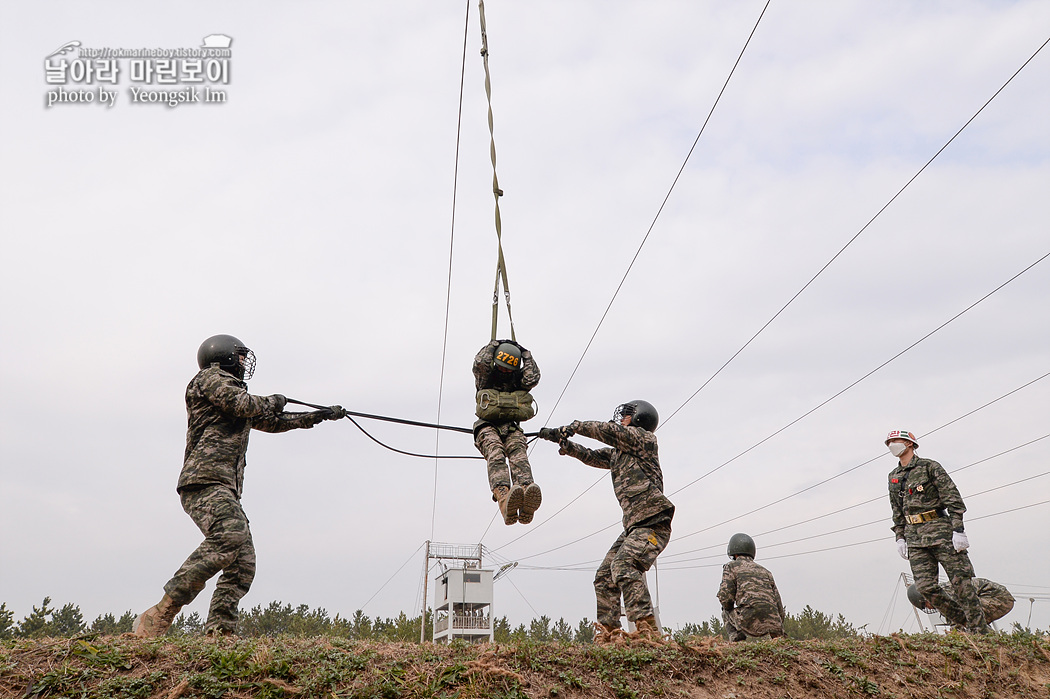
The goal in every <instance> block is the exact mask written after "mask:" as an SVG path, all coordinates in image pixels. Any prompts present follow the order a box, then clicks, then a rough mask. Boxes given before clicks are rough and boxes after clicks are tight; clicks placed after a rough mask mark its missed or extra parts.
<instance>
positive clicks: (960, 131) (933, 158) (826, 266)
mask: <svg viewBox="0 0 1050 699" xmlns="http://www.w3.org/2000/svg"><path fill="white" fill-rule="evenodd" d="M768 4H769V3H768V2H767V3H766V7H768ZM764 13H765V7H764V8H763V10H762V14H764ZM761 19H762V15H760V16H759V21H761ZM757 28H758V22H756V24H755V29H757ZM755 29H752V32H751V36H753V35H754V32H755ZM751 36H749V37H748V43H749V42H750V41H751ZM1047 43H1050V39H1047V41H1044V42H1043V44H1041V45H1040V46H1039V48H1038V49H1036V51H1035V52H1034V53H1033V54H1032V55H1031V56H1030V57H1029V58H1028V60H1026V61H1025V62H1024V63H1023V64H1022V65H1021V67H1020V68H1018V69H1017V70H1016V71H1015V72H1014V73H1013V74H1012V75H1011V76H1010V77H1009V79H1007V81H1006V82H1005V83H1003V85H1002V86H1001V87H1000V88H999V89H998V90H996V91H995V93H994V94H993V95H992V96H991V97H989V98H988V100H987V101H986V102H985V103H984V104H983V105H982V106H981V108H980V109H978V110H977V111H976V112H975V113H974V115H973V116H971V117H970V118H969V119H968V120H967V121H966V123H965V124H963V125H962V127H960V129H959V130H958V131H957V132H956V133H955V135H953V136H952V137H951V138H950V139H948V141H947V142H946V143H945V144H944V145H943V146H941V148H940V149H939V150H938V151H937V152H936V153H934V155H933V157H931V158H930V159H929V160H928V161H927V162H926V164H925V165H923V166H922V167H921V168H920V169H919V170H918V172H916V173H915V174H914V175H913V176H912V177H911V179H909V180H908V181H907V182H906V183H905V184H904V186H903V187H901V188H900V190H898V192H897V193H896V194H895V195H893V197H891V198H890V200H889V201H888V202H886V204H885V205H884V206H883V207H882V208H881V209H879V211H878V212H876V213H875V215H874V216H873V217H872V218H871V219H870V220H869V221H868V222H867V223H866V224H864V226H863V227H862V228H861V229H860V230H859V231H857V233H856V234H855V235H854V236H853V237H852V238H851V239H850V240H849V241H848V242H847V243H846V244H845V245H844V246H843V247H842V248H841V249H840V250H839V251H838V252H837V253H835V255H834V256H833V257H832V258H831V259H830V260H828V262H827V263H825V264H824V266H823V267H821V268H820V270H818V271H817V273H816V274H815V275H814V276H813V277H812V278H811V279H810V280H809V281H808V282H806V284H805V285H804V286H803V287H802V288H801V289H799V291H798V292H796V293H795V295H794V296H792V297H791V298H790V299H789V300H788V302H787V303H786V304H784V306H783V307H782V308H781V309H780V310H779V311H777V313H776V314H774V316H773V317H772V318H770V319H769V320H768V321H766V323H765V324H764V325H763V326H762V327H761V328H759V330H758V332H756V333H755V334H754V335H753V336H752V337H751V339H749V340H748V341H747V342H746V343H745V344H744V345H743V346H742V347H741V348H740V349H739V350H737V351H736V352H735V353H734V354H733V355H732V356H731V357H730V358H729V359H728V360H727V361H726V362H725V363H724V364H723V365H722V366H721V367H720V368H719V369H718V370H717V371H716V372H715V373H714V374H713V375H712V376H711V377H710V378H708V379H707V381H705V382H704V383H703V384H702V385H701V386H700V388H698V389H697V390H696V391H694V392H693V394H692V395H691V396H689V398H687V399H686V400H685V402H684V403H682V405H680V406H679V407H678V408H676V409H675V410H674V412H672V413H671V415H669V416H668V417H667V418H665V419H664V421H663V423H662V425H661V427H662V426H664V425H666V424H667V422H668V421H669V420H670V419H671V418H672V417H674V416H675V415H676V414H677V413H678V412H679V411H680V410H681V409H682V408H684V407H685V406H686V405H687V404H688V403H689V402H690V401H692V400H693V398H695V397H696V396H697V395H698V394H699V393H700V391H702V390H703V389H704V388H705V387H706V386H707V385H708V384H709V383H711V381H712V380H714V378H715V377H716V376H718V374H719V373H721V372H722V370H723V369H725V368H726V367H727V366H728V365H729V363H730V362H732V361H733V360H734V359H735V358H736V357H737V356H738V355H739V354H740V353H741V352H743V351H744V349H746V348H747V347H748V345H750V344H751V343H752V342H753V341H754V340H755V339H756V338H757V337H758V336H759V335H760V334H761V333H762V332H763V331H764V330H765V329H766V328H767V327H768V326H769V325H770V324H771V323H772V322H773V321H774V320H776V318H777V317H778V316H779V315H780V314H781V313H783V312H784V310H785V309H787V307H788V306H790V305H791V304H792V303H793V302H794V300H795V299H796V298H798V296H799V295H800V294H802V292H803V291H805V290H806V288H808V287H809V285H810V284H812V283H813V281H814V280H816V278H817V277H819V276H820V275H821V274H822V273H823V272H824V271H825V270H826V269H827V268H828V267H829V266H830V265H831V264H832V263H833V262H834V261H835V260H836V259H837V258H838V257H839V256H840V255H841V254H842V253H843V252H844V251H845V250H846V248H848V247H849V246H850V245H851V244H852V243H853V242H854V241H855V240H856V239H857V238H858V237H860V235H861V234H862V233H863V232H864V231H865V230H866V229H867V228H868V227H869V226H870V225H871V224H872V223H873V222H874V221H875V219H876V218H878V217H879V216H880V215H881V214H882V213H883V212H884V211H885V210H886V209H887V208H889V206H890V205H891V204H892V203H893V202H894V201H895V200H896V199H897V198H898V197H899V196H900V195H901V194H902V193H903V192H904V190H905V189H907V188H908V187H909V186H910V185H911V183H912V182H914V181H915V180H916V179H917V178H918V177H919V175H921V174H922V173H923V172H924V171H925V170H926V168H927V167H929V165H930V164H931V163H932V162H933V161H934V160H935V159H936V158H937V157H938V156H939V155H940V154H941V153H942V152H943V151H944V150H945V149H946V148H947V147H948V146H949V145H951V144H952V143H953V142H954V141H955V139H956V138H958V136H959V134H961V133H962V132H963V130H965V129H966V128H967V126H969V125H970V123H972V122H973V121H974V119H976V118H977V116H978V115H980V114H981V112H983V111H984V110H985V108H986V107H987V106H988V105H989V104H990V103H991V102H992V100H994V99H995V98H996V97H997V96H998V95H999V94H1000V93H1001V92H1002V91H1003V90H1004V89H1005V88H1006V86H1007V85H1009V84H1010V83H1011V82H1012V81H1013V79H1014V78H1015V77H1017V75H1018V74H1019V73H1020V72H1021V71H1022V70H1024V68H1025V67H1026V66H1027V65H1028V64H1029V63H1031V62H1032V60H1033V59H1034V58H1035V57H1036V56H1037V55H1038V54H1039V53H1040V52H1041V51H1042V50H1043V48H1045V47H1046V45H1047ZM744 48H745V49H746V48H747V43H745V45H744ZM740 56H741V57H742V56H743V50H741V54H740ZM739 62H740V57H738V58H737V64H739ZM737 64H734V66H733V71H735V70H736V65H737ZM732 75H733V72H732V71H731V72H730V76H729V77H730V78H731V77H732ZM728 83H729V79H728V78H727V80H726V85H728ZM725 87H726V86H725V85H724V86H723V88H722V91H723V92H724V91H725ZM721 95H722V93H721V92H720V93H719V99H721ZM717 103H718V100H716V101H715V104H716V105H717ZM713 111H714V107H712V112H713ZM709 119H710V114H708V120H709ZM706 125H707V121H705V122H704V127H706ZM702 134H703V127H702V128H701V131H700V134H699V135H698V136H697V142H698V141H699V139H700V135H702ZM695 147H696V142H694V144H693V148H695ZM692 152H693V149H692V148H691V149H690V151H689V155H691V154H692ZM688 159H689V156H688V155H687V156H686V162H688ZM684 168H685V164H684V163H683V165H682V169H683V170H684ZM679 175H681V170H680V171H679ZM677 180H678V178H677V177H676V178H675V182H677ZM671 188H672V189H673V188H674V184H672V187H671ZM668 196H670V191H669V192H668ZM664 201H665V202H666V201H667V198H666V197H665V199H664ZM661 210H662V205H661ZM657 218H659V213H658V214H657ZM655 223H656V219H655V218H654V220H653V224H652V225H650V227H649V231H647V232H646V235H645V237H644V238H643V239H642V245H644V244H645V240H646V239H648V237H649V233H650V232H651V231H652V227H653V225H655ZM641 247H642V246H641V245H640V246H639V248H638V251H637V252H636V253H635V256H634V258H633V259H632V261H631V265H630V266H628V269H627V274H629V273H630V271H631V266H633V264H634V259H637V257H638V254H639V253H640V252H641ZM1045 257H1046V255H1044V256H1043V257H1042V258H1040V259H1039V260H1037V261H1036V262H1035V263H1033V265H1034V264H1038V263H1039V262H1041V261H1042V260H1043V259H1045ZM1025 271H1027V269H1025V270H1022V272H1021V274H1023V273H1024V272H1025ZM627 274H624V278H623V279H622V280H621V281H620V285H619V286H618V287H617V289H616V292H615V293H614V294H613V298H612V300H610V302H609V306H608V307H607V308H606V310H605V313H604V314H603V315H602V318H601V320H600V321H599V323H598V327H596V328H595V330H594V333H593V334H592V335H591V339H590V340H589V341H588V343H587V346H586V347H585V348H584V352H583V355H582V356H581V357H580V360H579V361H578V362H577V363H576V367H575V368H574V369H573V371H572V374H571V375H570V376H569V380H568V381H567V382H566V384H565V387H564V388H562V391H561V393H560V394H559V396H558V399H557V401H555V404H554V407H553V408H552V409H551V415H553V413H554V411H555V410H556V409H557V407H558V405H559V404H560V403H561V399H562V397H563V396H564V395H565V391H566V390H567V389H568V386H569V383H570V382H571V381H572V379H573V377H575V375H576V371H577V370H578V369H579V367H580V365H581V364H582V363H583V359H584V357H585V356H586V354H587V351H588V350H589V349H590V346H591V343H593V341H594V338H595V336H597V334H598V330H599V329H600V328H601V325H602V322H604V320H605V317H606V315H608V312H609V309H610V308H611V307H612V304H613V302H614V301H615V300H616V296H617V294H618V293H619V290H620V287H622V286H623V283H624V280H626V278H627ZM1015 278H1016V277H1015ZM1010 281H1012V279H1011V280H1008V281H1007V282H1006V283H1007V284H1008V283H1009V282H1010ZM996 290H998V289H996ZM991 293H995V292H994V291H993V292H991ZM989 295H990V294H989ZM986 298H987V297H986ZM983 300H984V299H981V300H979V301H978V302H977V303H980V301H983ZM974 305H976V304H974ZM967 310H969V309H967ZM965 312H966V311H963V313H965ZM960 315H961V314H960ZM956 317H958V316H956ZM954 319H955V318H952V319H951V320H949V321H947V323H950V322H952V320H954ZM947 323H945V325H947ZM941 327H943V326H941ZM939 329H940V328H937V330H939ZM937 330H934V331H933V332H937ZM930 334H933V333H930ZM927 337H928V336H927ZM923 339H925V338H923ZM921 341H922V340H919V342H921ZM916 344H918V343H916ZM913 346H914V345H913ZM908 349H911V347H909V348H907V349H905V350H904V351H903V352H901V354H903V353H904V352H907V351H908ZM898 356H900V354H898V355H896V356H895V357H893V358H891V359H890V360H889V361H893V359H896V358H897V357H898ZM886 363H889V362H886ZM882 366H885V364H883V365H882ZM882 366H879V367H876V369H874V370H873V371H872V372H870V373H874V372H875V371H878V370H879V369H881V368H882ZM870 373H869V374H867V375H865V376H864V377H861V379H859V380H858V381H857V382H855V383H859V381H861V380H863V379H864V378H866V377H867V376H870ZM855 383H854V384H851V385H850V386H847V387H846V388H845V389H843V391H841V392H840V393H838V394H835V395H834V396H832V397H831V398H829V399H828V401H825V403H821V404H820V405H818V406H817V407H816V408H814V409H813V410H811V411H810V412H808V413H806V414H805V415H803V416H802V417H800V418H798V419H796V420H795V421H793V422H791V423H789V424H788V425H785V426H784V427H783V428H781V429H780V430H778V431H777V432H774V433H773V434H772V435H770V436H768V437H766V438H765V439H764V440H762V442H759V443H758V444H755V445H753V446H752V447H750V448H749V449H747V450H745V451H744V452H741V453H740V454H738V455H737V456H735V457H733V459H730V460H729V461H727V462H725V463H723V464H722V465H720V466H718V467H717V468H715V469H714V470H712V471H709V472H708V473H706V474H704V475H703V476H701V477H700V478H699V479H697V480H696V481H693V482H692V483H689V484H687V485H686V486H684V488H687V487H689V486H691V485H694V484H695V483H696V482H698V481H699V480H701V479H703V478H706V477H707V476H709V475H711V473H714V471H717V470H719V469H721V468H722V467H723V466H726V465H728V464H729V463H731V462H732V461H735V460H736V459H738V458H740V457H741V456H743V455H744V454H746V453H748V452H749V451H751V450H752V449H754V448H756V447H758V446H759V445H761V444H762V443H764V442H765V441H768V440H769V439H772V438H773V437H775V436H776V435H777V434H779V433H780V432H782V431H784V430H785V429H787V428H788V427H790V426H791V425H793V424H794V423H795V422H798V421H799V420H801V419H803V418H805V417H806V416H808V415H809V414H810V413H812V412H814V411H815V410H817V409H819V408H820V407H823V405H825V404H826V403H827V402H830V401H831V400H833V399H834V398H836V397H838V396H839V395H841V393H843V392H845V391H846V390H849V389H850V388H852V387H853V385H855ZM548 421H549V418H548ZM544 424H545V425H546V423H544ZM684 488H680V489H679V490H678V491H675V492H680V491H681V490H683V489H684ZM672 495H673V493H672ZM559 512H560V510H559ZM548 519H549V518H548ZM544 521H546V520H544ZM610 526H612V525H610ZM609 528H610V527H606V528H605V529H609ZM605 529H603V530H602V531H605ZM486 531H487V530H486ZM529 533H531V532H526V533H525V534H523V535H522V537H523V536H527V535H528V534H529ZM597 533H599V532H595V534H597ZM590 536H594V534H591V535H588V536H587V537H583V539H586V538H589V537H590ZM522 537H518V539H520V538H522ZM518 539H515V541H517V540H518ZM583 539H578V540H577V541H582V540H583ZM571 543H576V542H571ZM559 548H562V547H559ZM551 550H557V549H551Z"/></svg>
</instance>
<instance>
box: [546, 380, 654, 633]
mask: <svg viewBox="0 0 1050 699" xmlns="http://www.w3.org/2000/svg"><path fill="white" fill-rule="evenodd" d="M659 421H660V416H659V415H658V414H657V412H656V408H654V407H653V405H652V404H651V403H649V402H648V401H644V400H633V401H630V402H629V403H623V404H622V405H620V406H618V407H617V408H616V410H615V411H614V412H613V419H612V420H611V421H609V422H599V421H596V420H595V421H588V422H580V421H579V420H577V421H575V422H573V423H572V424H570V425H567V426H565V427H557V428H543V429H542V430H540V437H541V438H543V439H547V440H550V441H552V442H558V443H559V445H560V447H561V448H560V449H559V450H558V453H559V454H565V455H568V456H572V457H574V458H577V459H579V460H580V461H582V462H583V463H585V464H587V465H588V466H594V467H595V468H605V469H609V471H610V472H611V474H612V482H613V491H614V492H615V493H616V499H617V500H619V501H620V508H621V509H622V510H623V532H622V533H621V534H620V536H619V537H617V539H616V541H615V542H613V545H612V547H611V548H610V549H609V552H608V553H607V554H606V555H605V560H603V561H602V563H601V565H600V566H598V572H597V573H596V574H595V576H594V593H595V596H596V597H597V600H598V625H599V637H598V638H596V639H595V640H596V642H602V641H603V637H606V638H607V637H609V636H611V635H613V634H615V633H616V632H617V630H618V629H619V628H620V598H621V596H622V597H623V604H624V607H625V608H626V610H627V619H628V621H631V622H633V623H634V625H635V627H636V629H637V633H638V634H639V635H640V636H645V637H650V638H654V639H656V638H659V637H660V636H661V633H660V629H659V628H658V626H657V623H656V617H655V614H654V609H653V601H652V598H651V597H650V596H649V586H648V584H647V583H646V580H645V573H646V571H648V570H649V569H650V568H651V567H652V566H653V563H655V562H656V557H657V556H659V555H660V552H661V551H663V550H664V549H665V548H666V547H667V543H668V541H670V539H671V519H672V518H673V517H674V505H673V504H672V503H671V501H670V500H668V499H667V496H665V495H664V477H663V472H662V471H661V470H660V458H659V455H658V453H657V443H656V435H655V434H653V432H654V430H656V425H657V424H658V423H659ZM574 434H579V435H583V436H584V437H590V438H591V439H596V440H598V441H600V442H604V443H605V444H608V445H609V446H608V447H606V448H604V449H598V450H593V449H588V448H586V447H583V446H581V445H579V444H576V443H575V442H571V441H569V437H571V436H573V435H574Z"/></svg>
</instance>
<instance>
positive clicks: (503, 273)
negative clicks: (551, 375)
mask: <svg viewBox="0 0 1050 699" xmlns="http://www.w3.org/2000/svg"><path fill="white" fill-rule="evenodd" d="M478 11H479V14H480V16H481V58H482V60H483V62H484V64H485V97H486V98H487V99H488V106H489V155H490V157H491V159H492V196H493V198H495V200H496V245H497V247H498V249H499V256H498V257H497V259H496V283H495V285H494V286H493V288H492V339H493V340H495V339H496V321H497V319H498V317H499V287H500V280H501V279H502V280H503V297H504V299H505V301H506V304H507V318H508V319H509V320H510V339H511V340H514V341H517V337H515V335H514V315H513V314H512V313H511V310H510V282H509V281H508V280H507V263H506V261H505V260H504V259H503V228H502V222H501V221H500V215H499V198H500V197H501V196H503V190H502V189H500V188H499V180H498V179H497V177H496V136H495V133H494V132H493V129H492V82H491V80H490V78H489V40H488V35H487V33H486V31H485V0H478Z"/></svg>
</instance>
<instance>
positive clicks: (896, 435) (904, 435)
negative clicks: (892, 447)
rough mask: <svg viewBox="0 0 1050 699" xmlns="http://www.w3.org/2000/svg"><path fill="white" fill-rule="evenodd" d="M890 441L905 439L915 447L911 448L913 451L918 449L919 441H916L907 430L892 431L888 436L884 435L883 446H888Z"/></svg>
mask: <svg viewBox="0 0 1050 699" xmlns="http://www.w3.org/2000/svg"><path fill="white" fill-rule="evenodd" d="M891 439H906V440H908V441H909V442H911V443H912V444H914V445H915V446H914V447H912V448H913V449H918V448H919V440H918V439H916V438H915V435H914V434H912V433H911V432H909V431H908V430H893V431H891V432H890V433H889V434H888V435H886V441H885V442H883V444H885V445H887V446H889V443H890V440H891Z"/></svg>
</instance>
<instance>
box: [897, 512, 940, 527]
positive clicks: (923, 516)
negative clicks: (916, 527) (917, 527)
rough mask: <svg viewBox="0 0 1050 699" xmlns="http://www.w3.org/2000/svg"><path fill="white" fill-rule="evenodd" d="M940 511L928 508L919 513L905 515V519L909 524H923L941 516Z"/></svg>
mask: <svg viewBox="0 0 1050 699" xmlns="http://www.w3.org/2000/svg"><path fill="white" fill-rule="evenodd" d="M940 516H941V515H940V513H938V512H937V510H927V511H926V512H920V513H919V514H917V515H904V519H906V520H907V521H908V524H922V523H923V522H930V521H932V520H935V519H939V518H940Z"/></svg>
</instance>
